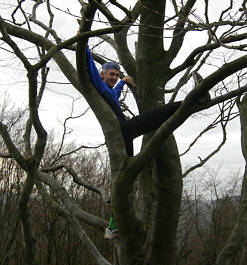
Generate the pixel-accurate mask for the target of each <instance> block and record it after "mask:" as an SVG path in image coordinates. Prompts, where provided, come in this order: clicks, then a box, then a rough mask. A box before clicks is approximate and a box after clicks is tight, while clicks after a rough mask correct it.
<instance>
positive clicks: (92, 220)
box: [37, 171, 108, 231]
mask: <svg viewBox="0 0 247 265" xmlns="http://www.w3.org/2000/svg"><path fill="white" fill-rule="evenodd" d="M37 178H38V179H39V180H40V181H42V182H43V183H45V184H46V185H48V186H49V187H51V188H52V190H53V191H54V192H55V193H56V194H57V196H58V197H59V198H60V199H61V201H62V202H63V204H64V206H65V208H66V209H67V210H68V211H70V212H71V213H72V214H73V215H74V216H75V217H77V218H78V219H80V220H82V221H84V222H85V223H87V224H89V225H92V226H95V227H98V228H100V229H101V230H102V231H104V230H105V227H106V226H107V224H108V223H107V222H106V221H104V220H102V219H100V218H99V217H96V216H93V215H92V214H89V213H87V212H85V211H83V210H82V209H80V208H79V207H78V206H77V205H76V204H75V203H74V202H73V200H72V199H71V198H70V196H69V194H68V192H67V191H66V190H65V188H64V187H63V186H62V185H60V184H59V183H58V182H57V181H55V180H54V179H53V178H51V177H50V176H49V175H48V174H46V173H44V172H40V171H39V172H38V176H37Z"/></svg>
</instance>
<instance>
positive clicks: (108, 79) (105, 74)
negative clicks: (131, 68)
mask: <svg viewBox="0 0 247 265" xmlns="http://www.w3.org/2000/svg"><path fill="white" fill-rule="evenodd" d="M119 73H120V67H119V65H118V64H117V63H115V62H108V63H104V64H103V65H102V71H101V72H100V76H101V78H102V80H103V81H104V82H105V83H106V84H107V85H108V86H109V87H114V86H115V85H116V83H117V81H118V78H119Z"/></svg>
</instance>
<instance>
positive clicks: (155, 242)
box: [0, 0, 247, 265]
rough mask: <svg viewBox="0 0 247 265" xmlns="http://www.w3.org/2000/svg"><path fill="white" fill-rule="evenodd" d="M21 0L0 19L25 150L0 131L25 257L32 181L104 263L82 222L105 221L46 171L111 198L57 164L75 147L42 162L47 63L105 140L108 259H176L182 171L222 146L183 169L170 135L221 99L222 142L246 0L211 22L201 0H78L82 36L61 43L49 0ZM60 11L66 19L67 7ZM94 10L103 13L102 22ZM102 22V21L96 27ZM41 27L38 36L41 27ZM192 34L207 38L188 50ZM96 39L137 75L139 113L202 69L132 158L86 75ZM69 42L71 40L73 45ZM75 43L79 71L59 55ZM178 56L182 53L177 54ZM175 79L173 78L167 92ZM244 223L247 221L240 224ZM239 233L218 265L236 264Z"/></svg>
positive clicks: (31, 244) (240, 53)
mask: <svg viewBox="0 0 247 265" xmlns="http://www.w3.org/2000/svg"><path fill="white" fill-rule="evenodd" d="M24 2H25V1H19V2H18V5H17V6H16V7H14V8H12V9H11V11H12V12H11V14H10V15H12V16H10V15H9V16H6V15H5V14H4V15H2V18H1V19H0V30H1V33H2V41H3V43H4V44H5V46H4V48H5V47H6V49H10V51H11V52H12V53H14V55H15V56H16V57H18V59H19V60H20V61H21V62H22V64H23V66H24V69H25V71H26V73H27V78H28V97H29V108H28V111H29V117H28V119H27V122H26V126H25V131H24V148H23V149H24V150H21V149H20V148H18V146H17V144H16V143H15V141H14V140H13V138H12V137H10V135H9V133H8V127H7V126H6V124H4V122H3V121H2V122H1V123H0V133H1V136H2V138H3V140H4V143H5V145H6V148H7V150H8V152H7V153H5V154H4V155H5V156H6V155H8V156H9V157H12V158H13V159H15V161H16V162H17V163H18V165H19V166H20V167H21V168H22V169H23V170H24V171H25V172H26V178H25V183H24V186H23V188H22V190H21V193H20V199H19V214H20V218H21V222H22V227H23V234H24V240H25V263H26V264H37V261H36V259H35V257H36V254H35V239H34V237H33V233H32V224H31V222H30V218H29V207H28V203H29V201H30V199H31V194H32V192H33V190H34V187H37V189H38V191H39V193H40V194H41V196H42V198H43V199H44V200H45V201H46V203H47V204H48V205H49V207H52V209H53V210H54V211H56V212H57V214H59V215H61V216H63V217H64V218H65V219H66V220H67V222H68V223H69V225H70V226H71V227H72V228H73V229H74V231H75V232H76V234H77V236H78V238H79V240H80V241H81V243H82V244H83V246H84V247H85V248H86V249H87V251H88V253H89V254H90V256H91V257H92V259H93V260H94V261H95V263H96V264H110V263H109V261H107V260H106V259H105V258H104V257H103V255H102V254H101V253H100V251H99V250H98V249H97V248H96V246H95V244H93V242H92V240H90V238H89V236H88V234H87V233H85V230H84V228H83V227H84V226H83V225H82V223H83V224H84V223H86V224H87V225H90V226H94V227H97V228H99V229H100V230H102V231H103V230H104V229H105V227H106V226H107V222H106V221H105V220H103V219H102V218H99V217H97V216H95V215H92V214H90V213H89V212H87V211H85V209H82V208H81V207H79V205H78V204H76V202H75V201H74V200H73V198H72V196H70V195H69V193H68V191H67V190H66V182H67V181H68V180H67V179H66V178H65V179H59V180H58V179H56V178H54V176H53V174H55V172H56V171H61V170H64V171H66V172H67V173H68V174H69V175H70V176H72V177H73V181H74V182H76V183H77V184H79V185H82V186H84V187H85V188H87V189H90V190H92V191H94V192H96V193H98V194H99V195H100V196H101V198H102V200H105V201H106V200H107V198H108V194H107V193H106V192H105V190H104V189H102V188H99V187H97V185H91V184H89V183H88V182H86V181H82V179H81V178H80V176H81V174H80V172H78V171H76V169H75V168H74V165H73V163H70V162H69V161H63V158H64V156H65V154H68V153H71V152H72V151H71V152H66V151H64V150H63V149H62V148H61V149H60V150H59V152H58V155H57V156H55V157H54V158H52V159H51V160H50V161H49V162H50V163H49V164H45V163H43V158H44V154H45V152H46V146H47V131H46V129H45V128H44V125H43V123H42V120H41V119H40V115H39V107H40V103H41V100H42V97H43V93H44V91H45V89H46V87H47V76H48V73H49V71H50V67H49V68H48V63H49V61H50V60H51V59H54V61H55V62H56V64H57V66H58V67H59V68H60V70H61V72H62V73H63V74H64V76H65V77H66V78H67V79H68V81H69V82H70V83H71V84H72V85H73V87H74V89H76V90H77V91H78V92H79V94H81V95H83V97H84V98H85V99H86V100H87V102H88V104H89V106H90V107H91V109H92V110H93V112H94V113H95V115H96V117H97V119H98V121H99V123H100V125H101V127H102V130H103V133H104V136H105V139H106V145H107V148H108V152H109V158H110V167H111V206H112V210H113V214H114V217H115V219H116V223H117V227H118V229H119V233H120V239H119V240H116V242H115V243H116V249H117V252H116V256H115V257H116V258H115V259H114V264H120V265H123V264H124V265H128V264H153V265H158V264H166V265H168V264H169V265H170V264H174V258H175V252H176V251H175V250H176V235H177V225H178V221H179V212H180V205H181V195H182V186H183V177H185V176H186V175H187V174H188V173H189V172H191V170H192V169H195V168H196V167H199V166H201V165H203V164H204V163H205V162H206V161H207V160H208V159H209V158H211V157H212V155H213V154H215V153H216V152H217V151H218V150H219V149H220V147H221V145H219V146H218V147H216V148H215V150H214V151H212V152H211V155H209V156H207V157H206V158H205V159H201V161H200V163H199V164H198V165H196V166H193V167H192V168H191V169H189V170H188V171H186V172H184V173H182V168H181V161H180V156H179V153H178V149H177V144H176V139H175V137H174V136H173V134H172V133H173V131H174V130H175V129H176V128H178V127H179V126H180V125H181V124H183V122H184V121H186V120H187V119H188V118H189V117H191V115H193V114H194V113H196V112H198V111H201V110H204V109H208V108H210V107H213V106H215V105H218V104H220V105H219V106H220V107H219V111H220V113H219V116H218V117H219V121H218V122H217V124H220V125H221V127H222V131H223V141H222V144H223V143H224V142H225V140H226V122H228V121H229V120H231V118H232V109H233V106H234V101H233V99H235V98H236V97H240V96H241V95H242V94H243V93H245V92H246V90H247V88H246V84H245V81H244V78H243V79H241V80H240V79H239V80H240V81H239V87H238V88H236V89H233V88H232V85H231V86H229V84H232V83H231V82H229V79H231V78H234V76H235V74H236V73H238V74H240V73H241V74H242V75H243V76H244V70H243V69H244V68H245V67H246V66H247V60H246V59H247V57H246V55H245V54H244V51H245V48H246V47H245V39H246V37H247V35H246V33H245V27H246V1H245V0H244V1H237V2H236V1H235V2H234V3H233V1H229V2H228V3H225V5H221V6H219V7H217V8H219V11H218V14H219V15H218V17H217V18H214V19H212V18H211V12H212V9H211V6H210V3H209V1H207V0H205V1H204V2H203V1H196V0H188V1H170V2H168V1H164V0H163V1H162V0H157V1H152V2H151V1H146V0H142V1H136V2H135V3H134V4H133V3H132V5H133V8H128V7H126V6H123V5H122V4H120V3H119V2H117V1H109V2H105V1H96V0H90V1H88V2H86V1H85V2H84V1H79V3H80V8H81V17H80V27H81V33H80V34H79V35H75V34H73V35H75V36H73V37H71V38H70V39H67V40H64V41H63V40H62V39H61V37H59V34H58V33H57V32H56V31H55V30H54V29H53V19H54V16H53V11H54V10H55V9H53V8H54V7H53V3H52V1H48V0H47V1H46V2H44V3H43V1H41V0H40V1H39V0H38V1H35V2H34V3H33V2H29V4H30V3H31V4H30V5H29V6H28V7H26V8H24ZM41 4H42V5H41ZM77 4H78V3H77ZM44 5H46V9H47V13H48V14H49V16H48V20H49V21H48V23H45V21H46V19H45V18H44V19H42V17H41V15H40V14H39V12H38V11H39V10H40V9H41V7H44ZM78 6H79V4H78ZM28 8H29V10H30V11H29V12H28ZM56 8H57V9H59V7H56ZM116 10H120V11H121V12H122V13H123V14H125V16H124V18H120V15H118V14H117V15H116V13H115V11H116ZM17 13H20V14H22V17H23V18H24V23H23V24H22V23H19V22H17V20H16V16H17ZM66 13H67V15H73V14H71V12H70V10H69V8H68V9H67V10H66V12H65V14H66ZM30 14H31V15H30ZM101 14H103V15H104V20H103V19H102V16H101ZM39 15H40V18H39ZM202 16H203V17H202ZM10 20H11V21H10ZM105 20H107V22H106V24H107V25H105V23H103V22H105ZM97 21H100V22H101V24H100V29H95V27H94V25H95V23H96V22H97ZM33 24H35V25H36V26H38V29H37V30H36V28H37V27H36V28H35V27H33V28H32V25H33ZM39 28H41V29H42V30H43V32H44V34H42V33H40V31H39ZM133 28H135V29H136V28H138V30H136V31H135V32H136V34H137V39H136V43H135V51H132V50H130V49H129V46H128V40H129V39H130V37H129V34H128V33H129V32H131V30H132V29H133ZM34 29H35V30H34ZM191 32H193V34H195V37H196V38H204V39H205V41H204V43H203V44H201V45H199V46H196V45H195V46H194V47H193V48H190V51H189V52H188V51H186V49H185V50H184V47H185V44H186V40H187V38H189V37H190V36H191V35H190V34H191ZM205 33H206V34H205ZM106 34H111V35H110V38H109V36H108V35H107V36H108V38H106ZM96 36H103V37H104V39H107V41H108V42H109V43H110V44H111V45H112V47H113V48H114V49H115V51H116V53H117V56H118V59H119V62H120V63H121V65H122V66H123V68H124V69H125V71H126V72H127V73H128V74H129V75H131V76H132V77H133V78H134V80H135V81H136V87H130V90H131V92H132V94H133V97H134V99H135V102H136V104H137V107H138V111H139V112H140V113H144V112H146V111H148V110H150V109H153V108H156V107H159V106H160V105H162V104H163V103H164V102H167V101H168V97H167V95H169V101H170V102H172V101H175V100H176V99H177V97H178V93H179V92H180V91H182V88H183V87H184V86H185V85H186V84H187V83H188V81H189V79H190V78H191V76H192V73H193V72H194V71H197V72H198V71H201V72H204V71H207V75H206V77H205V78H204V79H201V80H200V82H196V83H195V88H194V89H192V90H191V91H190V92H189V93H188V95H187V96H186V98H185V99H184V101H183V104H182V106H181V107H180V108H179V109H178V111H177V112H176V113H175V114H174V115H173V116H172V117H171V118H170V119H169V120H167V121H166V122H165V123H164V124H162V126H161V127H160V128H159V129H158V130H157V131H156V132H154V133H151V134H149V135H145V136H144V138H143V143H142V149H141V151H140V152H139V153H138V154H137V155H135V156H134V157H131V158H130V157H128V155H127V154H126V151H125V145H124V140H123V137H122V134H121V130H120V126H119V123H118V121H117V119H116V117H115V115H114V114H113V112H112V110H111V109H110V108H109V106H108V105H107V104H106V103H105V102H104V100H103V99H102V98H101V97H100V96H99V94H98V92H97V91H96V90H95V88H94V87H93V86H92V84H91V83H90V81H89V78H88V74H87V69H86V63H85V48H86V44H87V42H88V39H89V38H93V37H96ZM205 36H206V37H205ZM16 38H18V39H21V40H23V41H24V42H25V44H26V43H27V44H29V45H30V44H32V45H33V44H35V46H36V48H37V53H36V55H37V56H32V60H31V59H30V57H29V55H30V54H28V53H27V52H26V50H25V49H23V46H22V44H19V43H18V41H17V39H16ZM75 43H76V46H73V45H74V44H75ZM75 47H76V67H77V69H75V67H73V65H72V64H71V58H70V57H69V56H68V57H67V55H66V53H65V49H70V50H74V49H75ZM216 51H220V52H221V53H222V54H225V55H224V57H223V58H222V56H221V57H220V60H216V59H217V58H215V55H216ZM229 51H231V53H230V52H229ZM180 55H183V56H182V57H181V58H180ZM212 60H213V64H214V67H212V68H210V69H209V68H208V67H207V65H208V64H209V65H212ZM101 61H102V60H101ZM51 68H52V67H51ZM240 71H242V72H240ZM208 73H209V74H208ZM38 77H40V81H41V82H40V83H39V82H38ZM174 79H176V84H175V85H173V87H172V89H169V88H170V87H171V82H172V81H173V80H174ZM215 87H217V89H215ZM208 91H212V92H215V93H214V97H213V93H211V96H212V99H211V100H210V101H207V102H205V103H203V104H198V99H199V98H200V97H202V96H203V95H204V94H205V93H207V92H208ZM223 102H224V103H223ZM233 116H234V115H233ZM63 151H64V154H62V153H63ZM65 162H66V163H65ZM50 190H51V192H50ZM51 194H55V196H57V197H58V198H59V201H56V200H54V198H53V196H51ZM241 203H244V200H242V201H241ZM241 205H242V204H241ZM240 212H241V211H240ZM243 224H244V222H242V223H241V227H242V226H243ZM242 237H243V241H241V242H240V243H239V245H238V246H237V247H236V249H237V250H236V252H234V253H231V254H232V261H231V262H232V263H230V261H229V258H228V257H229V253H227V251H228V250H227V246H226V249H225V250H223V252H222V253H221V254H220V255H219V256H218V261H217V262H220V260H222V261H223V262H226V261H227V262H228V264H236V263H233V261H235V260H236V255H237V254H238V252H239V251H240V248H241V246H242V245H243V244H244V242H245V241H244V239H245V235H244V233H242ZM234 242H235V241H234ZM224 251H226V252H224ZM224 253H226V254H224ZM218 264H223V263H218ZM225 264H226V263H225Z"/></svg>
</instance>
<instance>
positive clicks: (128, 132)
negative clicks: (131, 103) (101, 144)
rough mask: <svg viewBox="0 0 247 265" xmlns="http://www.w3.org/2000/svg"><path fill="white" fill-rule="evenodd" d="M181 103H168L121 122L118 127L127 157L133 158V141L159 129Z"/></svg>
mask: <svg viewBox="0 0 247 265" xmlns="http://www.w3.org/2000/svg"><path fill="white" fill-rule="evenodd" d="M181 103H182V102H181V101H178V102H173V103H168V104H166V105H165V106H163V107H161V108H157V109H153V110H150V111H148V112H146V113H144V114H141V115H137V116H135V117H133V118H131V119H129V120H127V121H125V122H121V123H120V126H121V129H122V132H123V136H124V139H125V143H126V151H127V153H128V155H129V156H133V145H132V141H133V139H135V138H136V137H138V136H141V135H143V134H146V133H149V132H150V131H152V130H154V129H157V128H159V127H160V125H161V124H162V123H163V122H164V121H166V120H167V119H168V118H169V117H170V116H172V114H174V113H175V112H176V110H177V109H178V108H179V106H180V105H181Z"/></svg>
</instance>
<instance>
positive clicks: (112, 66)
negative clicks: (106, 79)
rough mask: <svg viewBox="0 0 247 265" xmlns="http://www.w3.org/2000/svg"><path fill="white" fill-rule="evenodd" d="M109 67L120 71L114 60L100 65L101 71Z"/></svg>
mask: <svg viewBox="0 0 247 265" xmlns="http://www.w3.org/2000/svg"><path fill="white" fill-rule="evenodd" d="M110 69H115V70H118V71H120V66H119V65H118V63H116V62H107V63H104V64H103V65H102V70H103V71H107V70H110Z"/></svg>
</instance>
